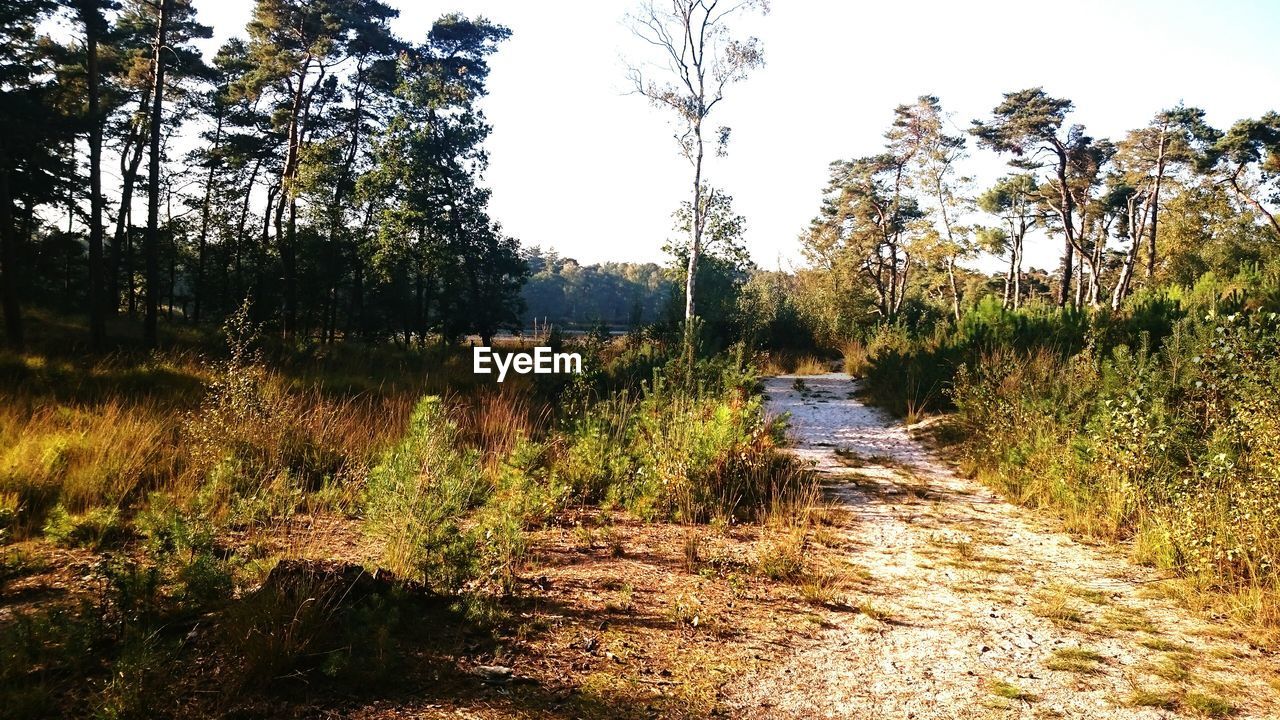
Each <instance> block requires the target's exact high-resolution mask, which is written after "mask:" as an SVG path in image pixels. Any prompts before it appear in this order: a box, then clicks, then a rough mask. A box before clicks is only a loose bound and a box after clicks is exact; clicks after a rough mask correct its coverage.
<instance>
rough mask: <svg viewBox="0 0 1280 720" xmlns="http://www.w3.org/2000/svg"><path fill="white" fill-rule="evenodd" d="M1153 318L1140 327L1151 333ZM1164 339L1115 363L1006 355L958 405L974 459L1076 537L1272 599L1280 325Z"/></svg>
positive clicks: (1115, 354)
mask: <svg viewBox="0 0 1280 720" xmlns="http://www.w3.org/2000/svg"><path fill="white" fill-rule="evenodd" d="M1158 314H1160V315H1162V316H1167V315H1168V313H1165V312H1164V311H1159V313H1158ZM1149 318H1150V314H1147V315H1144V316H1143V318H1140V319H1138V320H1133V319H1130V320H1129V322H1132V323H1133V324H1132V325H1131V327H1136V328H1151V327H1153V326H1152V324H1151V323H1150V322H1149ZM1160 322H1161V323H1163V321H1160ZM1150 337H1151V335H1149V334H1148V332H1147V331H1146V330H1143V331H1139V332H1137V333H1136V334H1135V335H1134V336H1133V339H1134V341H1133V343H1132V344H1131V345H1116V346H1114V347H1113V348H1111V349H1110V350H1109V352H1107V353H1105V354H1103V353H1098V352H1095V351H1094V350H1093V349H1092V348H1086V349H1085V350H1084V351H1082V352H1079V353H1076V354H1074V355H1070V356H1066V357H1064V356H1061V355H1058V354H1055V353H1051V352H1047V351H1044V350H1041V351H1038V352H1035V353H1024V352H1019V351H1015V350H1009V349H1003V350H997V351H994V352H989V353H986V354H985V355H983V356H981V358H980V359H979V361H978V362H976V363H971V364H965V365H963V366H962V368H961V369H960V371H959V373H958V375H957V378H956V381H955V385H954V391H953V393H952V398H953V399H954V402H955V405H956V408H957V411H958V413H957V419H958V422H959V423H960V424H961V428H962V430H963V432H962V435H963V436H964V437H965V438H966V439H965V440H964V443H963V446H962V450H963V453H964V455H965V457H966V461H967V465H968V466H969V468H970V469H971V470H973V471H974V472H976V473H977V474H978V475H979V476H980V477H982V478H983V479H984V480H986V481H988V482H990V483H992V484H994V485H996V486H997V487H999V488H1000V489H1001V490H1003V491H1004V492H1006V493H1007V494H1008V495H1010V496H1011V497H1013V498H1015V499H1017V500H1019V501H1021V502H1024V503H1029V504H1037V505H1046V506H1051V507H1054V508H1056V509H1058V510H1059V511H1060V512H1062V513H1063V515H1064V516H1065V517H1066V519H1067V521H1068V524H1069V525H1070V526H1071V527H1072V528H1073V529H1075V530H1077V531H1081V532H1088V533H1091V534H1096V535H1101V536H1105V537H1111V538H1121V537H1136V539H1137V541H1138V542H1137V548H1138V551H1139V553H1140V554H1141V556H1142V557H1143V558H1144V559H1146V560H1148V561H1150V562H1152V563H1155V564H1157V565H1159V566H1161V567H1164V568H1167V569H1170V570H1174V571H1176V572H1179V573H1182V574H1188V575H1195V576H1198V577H1201V578H1206V579H1209V580H1210V581H1211V583H1212V584H1216V585H1217V586H1219V587H1221V588H1224V589H1229V590H1246V589H1259V588H1261V589H1263V590H1266V591H1268V592H1271V591H1273V590H1274V589H1275V586H1276V583H1277V579H1278V577H1280V576H1278V575H1277V563H1278V562H1280V419H1278V418H1280V399H1277V397H1276V395H1275V392H1274V388H1275V387H1277V384H1278V383H1280V318H1277V316H1276V315H1274V314H1271V313H1264V312H1248V313H1240V314H1233V315H1227V316H1211V315H1210V316H1204V317H1199V318H1185V319H1182V320H1178V321H1176V322H1175V323H1173V324H1172V325H1171V327H1170V330H1169V331H1168V333H1167V334H1166V336H1165V337H1164V341H1163V343H1161V345H1160V347H1159V348H1158V349H1153V348H1152V343H1151V340H1150ZM1255 609H1256V610H1262V609H1263V608H1255Z"/></svg>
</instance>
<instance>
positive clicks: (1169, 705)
mask: <svg viewBox="0 0 1280 720" xmlns="http://www.w3.org/2000/svg"><path fill="white" fill-rule="evenodd" d="M1125 704H1126V705H1129V706H1130V707H1153V708H1159V709H1161V710H1169V711H1173V710H1177V709H1178V695H1177V694H1176V693H1169V692H1159V691H1156V690H1134V691H1133V692H1131V693H1129V695H1128V696H1127V697H1126V698H1125Z"/></svg>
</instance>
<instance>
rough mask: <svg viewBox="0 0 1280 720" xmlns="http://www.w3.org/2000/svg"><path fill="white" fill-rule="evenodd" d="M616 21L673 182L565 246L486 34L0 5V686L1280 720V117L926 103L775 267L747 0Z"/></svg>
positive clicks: (469, 23)
mask: <svg viewBox="0 0 1280 720" xmlns="http://www.w3.org/2000/svg"><path fill="white" fill-rule="evenodd" d="M635 5H636V6H635V8H634V9H633V11H632V12H631V13H629V14H628V15H627V16H626V17H625V18H624V19H623V23H624V25H625V26H626V27H627V28H628V29H629V31H630V32H631V33H632V34H634V36H635V37H636V38H638V39H639V40H640V41H641V43H640V45H639V47H640V48H641V50H640V51H647V52H649V53H650V54H651V55H653V58H650V60H653V62H646V61H645V60H644V59H642V58H639V57H636V58H630V57H629V58H627V63H628V64H627V66H626V68H624V69H622V70H619V72H618V75H619V81H620V82H625V83H626V84H627V85H628V87H629V88H631V89H632V90H633V92H632V93H631V94H632V95H634V96H635V97H632V98H629V101H630V102H632V103H634V104H635V106H636V107H637V108H639V107H640V106H641V105H644V104H646V103H647V104H648V105H649V106H650V108H651V109H652V110H653V111H654V112H656V113H661V114H663V115H664V116H665V117H666V118H667V120H668V121H669V126H670V127H667V128H663V127H661V126H659V125H656V124H655V127H654V128H653V132H654V133H655V134H656V135H661V134H662V133H667V134H670V132H671V130H672V129H674V139H675V142H674V143H672V147H671V148H670V149H671V151H672V153H671V154H672V155H673V156H675V157H677V158H678V159H679V161H680V162H681V163H682V164H681V165H680V166H679V167H680V168H682V169H684V170H687V175H682V176H679V177H674V178H671V179H670V183H671V185H672V186H678V187H680V188H682V191H681V192H682V193H684V197H685V199H684V201H683V202H681V203H679V204H678V205H677V206H676V207H673V208H659V209H658V210H657V211H656V212H657V213H660V214H662V215H663V217H664V218H669V221H670V222H669V226H670V232H669V234H668V235H667V236H666V237H664V238H661V239H660V240H661V241H663V242H665V244H664V245H663V248H662V252H663V255H662V257H661V258H655V259H653V260H651V261H644V262H622V261H603V262H596V263H580V262H578V260H576V259H573V258H572V257H568V256H567V255H565V254H562V253H561V251H558V250H557V249H555V248H554V247H553V246H550V245H547V244H546V239H541V238H517V237H514V236H513V235H512V234H511V233H509V232H508V231H507V230H505V229H504V228H503V225H502V224H501V222H500V221H499V218H498V217H496V215H497V213H495V212H494V210H493V209H492V207H491V205H492V203H491V199H492V188H491V187H490V186H489V185H488V177H487V175H486V173H487V171H488V170H489V160H490V157H489V152H490V150H489V147H490V146H489V141H490V139H491V134H492V132H493V129H494V128H493V127H492V126H491V124H490V121H489V120H488V119H487V118H486V115H485V113H484V112H483V111H482V108H483V107H485V105H484V103H485V102H486V99H487V98H489V96H490V89H491V83H490V73H491V66H490V62H491V61H492V60H493V58H495V57H496V56H497V55H498V54H500V53H503V52H504V48H506V47H508V43H509V41H510V39H511V38H512V35H513V31H512V30H511V29H509V28H508V27H506V26H504V25H502V24H500V22H498V20H497V19H494V20H491V19H488V18H486V17H483V16H481V15H478V14H475V15H471V14H463V13H448V14H443V15H440V16H439V17H438V19H436V20H435V21H434V22H433V23H431V24H430V26H429V27H423V28H419V31H418V32H416V34H414V35H413V36H409V35H408V34H404V36H403V37H402V36H401V35H398V34H396V33H395V32H393V31H392V27H393V23H394V21H395V20H396V18H397V17H398V15H399V11H398V10H397V9H396V8H394V7H392V5H391V4H387V3H384V2H382V0H255V1H254V2H253V4H252V15H251V19H250V20H249V22H248V24H247V25H245V26H244V27H243V28H235V29H234V30H235V31H236V32H235V33H233V34H232V36H231V39H230V40H228V41H226V42H225V43H223V44H222V45H221V46H220V47H218V48H217V49H216V52H212V53H208V52H203V53H202V52H201V50H200V49H199V47H198V44H199V43H200V42H201V41H204V40H207V39H209V38H211V37H213V28H212V27H210V26H209V25H207V24H205V23H206V22H207V20H206V19H205V18H202V17H201V15H200V14H199V13H198V12H197V9H196V3H194V2H192V0H21V1H18V2H4V3H2V4H0V20H2V22H0V305H2V306H3V315H4V329H5V334H4V342H3V344H2V345H0V708H4V710H3V711H0V714H4V715H6V716H11V717H15V718H45V717H50V718H52V717H94V718H133V717H138V718H153V717H174V718H186V717H193V718H194V717H299V718H301V717H363V718H384V717H385V718H390V717H401V716H409V715H412V716H415V717H416V716H421V717H455V716H460V715H466V716H474V717H486V718H490V717H492V718H497V717H538V718H559V717H564V718H569V717H574V718H578V717H601V718H606V717H607V718H613V717H636V718H641V717H643V718H651V717H691V718H692V717H726V716H727V717H746V716H751V717H796V718H799V717H815V716H825V717H870V716H877V715H875V714H876V713H881V712H883V713H888V716H901V717H908V716H914V717H939V718H943V717H962V716H972V717H993V718H995V717H1049V716H1054V717H1099V716H1110V717H1126V718H1127V717H1134V718H1140V717H1156V716H1157V715H1153V714H1150V713H1156V712H1159V713H1167V714H1161V715H1159V716H1161V717H1183V716H1186V717H1229V716H1238V717H1258V718H1265V717H1274V716H1275V715H1274V714H1273V713H1276V712H1280V655H1277V647H1280V645H1278V643H1280V395H1277V393H1276V388H1277V387H1280V314H1278V313H1280V217H1278V216H1280V111H1269V112H1265V113H1262V114H1259V115H1257V116H1255V117H1243V118H1237V119H1234V120H1233V121H1231V122H1230V123H1226V124H1221V125H1215V124H1213V123H1211V122H1210V121H1209V118H1210V117H1216V116H1212V115H1211V113H1210V110H1211V108H1201V107H1197V106H1195V105H1192V104H1189V103H1186V102H1181V101H1175V102H1171V103H1170V104H1169V105H1168V106H1167V107H1163V108H1143V109H1141V110H1139V111H1135V112H1136V113H1137V114H1135V115H1134V117H1133V118H1132V122H1131V125H1130V127H1131V129H1129V130H1127V131H1126V132H1123V133H1121V134H1118V135H1115V136H1113V137H1110V138H1107V137H1101V136H1095V135H1094V134H1092V133H1091V131H1090V130H1089V129H1088V128H1087V127H1086V126H1085V125H1084V124H1082V123H1083V118H1087V117H1089V114H1090V112H1091V110H1093V108H1089V107H1077V106H1076V104H1075V103H1074V102H1073V101H1072V100H1071V99H1069V98H1067V97H1060V96H1057V95H1056V94H1055V93H1053V92H1051V91H1050V90H1048V89H1046V88H1044V87H1028V88H1024V89H1011V90H1009V91H1008V92H1005V93H1003V95H1002V96H997V97H991V98H990V99H989V100H990V102H989V107H990V110H989V111H987V112H986V113H984V114H982V115H980V116H978V117H960V116H958V115H956V114H954V113H952V112H950V111H949V110H947V106H946V105H944V99H943V98H944V97H945V95H944V94H943V93H942V91H943V90H945V88H937V89H936V90H937V91H938V92H939V94H938V95H934V94H929V93H930V92H931V91H932V90H934V89H930V88H921V89H918V90H915V91H908V92H907V95H908V96H910V95H916V94H917V92H920V91H923V92H924V94H918V95H917V96H916V97H915V98H914V99H912V98H911V97H904V98H902V99H903V101H904V102H903V104H901V105H898V106H896V107H893V108H866V109H865V112H866V113H867V114H869V115H872V116H875V117H880V116H883V117H884V118H885V121H886V122H885V124H884V128H883V134H882V135H881V136H880V137H879V139H878V140H876V149H875V150H874V152H872V153H870V154H865V155H862V156H857V157H838V156H837V155H838V154H837V153H834V152H833V153H832V156H831V158H830V160H831V162H830V164H829V166H828V170H827V178H828V179H827V182H826V185H825V187H823V188H815V190H818V192H816V193H815V194H814V196H813V197H812V206H811V207H812V210H811V216H812V219H811V220H810V221H808V222H807V223H805V224H803V225H802V226H801V227H796V228H795V230H796V232H797V240H796V251H795V257H796V261H795V262H794V263H792V264H790V265H789V266H786V267H784V266H782V265H781V264H779V266H778V267H777V268H776V269H773V270H768V269H764V268H763V267H761V266H760V265H758V264H757V262H756V261H755V260H753V258H752V256H751V253H750V251H749V242H748V229H749V226H750V223H751V220H752V218H753V217H754V216H755V215H756V214H757V213H764V212H765V211H766V209H765V208H761V207H754V206H750V205H748V204H747V203H739V202H737V201H736V200H735V198H734V197H733V195H731V194H730V193H729V191H728V190H727V189H726V188H725V187H722V184H724V183H725V180H726V179H725V178H724V177H723V175H717V174H716V170H717V168H718V166H717V165H716V164H715V162H714V159H715V158H718V157H721V156H723V155H724V154H725V153H726V152H728V148H729V143H730V138H731V137H733V136H731V134H730V132H729V128H728V127H724V126H718V125H717V124H716V123H718V122H720V119H721V115H727V114H728V113H729V112H730V111H729V110H727V109H725V108H730V107H732V106H729V105H723V104H722V103H721V101H722V100H724V98H725V97H726V95H732V94H733V93H735V92H736V91H737V90H738V87H739V86H740V85H743V84H746V83H750V82H751V81H752V79H753V77H754V76H755V75H757V74H759V73H760V72H761V71H762V68H764V67H765V62H766V56H765V52H764V50H765V49H764V46H763V43H762V42H761V41H760V40H759V39H757V38H755V37H752V36H749V35H746V34H744V33H741V32H739V31H738V28H739V24H742V23H746V22H747V21H748V20H752V21H763V22H766V23H767V22H769V21H770V20H771V18H770V17H767V16H768V14H769V11H770V8H769V5H768V3H766V2H761V1H759V0H745V1H743V2H737V3H729V4H724V3H722V2H719V1H718V0H671V1H670V2H646V3H636V4H635ZM219 30H222V28H219ZM583 32H586V31H583ZM654 58H656V60H654ZM861 140H866V138H862V139H861ZM742 144H745V141H742V140H735V144H734V146H733V147H734V149H735V150H736V149H738V148H739V145H742ZM842 146H845V144H844V143H837V142H833V143H832V147H842ZM980 167H988V168H989V167H998V168H999V172H997V173H983V172H974V170H975V168H980ZM1045 258H1051V259H1052V260H1051V262H1049V263H1046V262H1044V260H1043V259H1045ZM1037 264H1039V265H1047V267H1036V265H1037ZM476 345H480V346H491V347H495V348H504V349H507V350H522V349H531V348H535V347H542V346H549V347H552V348H553V349H555V350H557V351H560V350H571V351H573V352H576V353H579V354H580V355H581V356H582V372H581V373H577V374H561V375H534V376H520V377H514V376H513V377H511V378H509V379H508V380H507V381H506V382H504V383H502V384H501V385H499V384H496V383H495V382H494V381H493V380H492V379H491V378H490V377H488V376H485V375H479V374H476V373H473V372H472V350H473V347H474V346H476ZM993 518H994V519H993ZM939 593H944V594H942V595H940V594H939ZM992 618H999V620H991V619H992ZM1006 623H1007V624H1006ZM1027 641H1029V642H1030V644H1028V642H1027ZM885 667H894V668H896V669H897V670H896V671H897V672H898V676H897V677H895V678H888V679H886V678H885V673H884V671H883V670H884V668H885ZM851 678H852V680H851ZM884 683H888V685H885V684H884ZM926 688H928V689H926ZM762 711H764V714H761V712H762ZM1027 713H1030V714H1027Z"/></svg>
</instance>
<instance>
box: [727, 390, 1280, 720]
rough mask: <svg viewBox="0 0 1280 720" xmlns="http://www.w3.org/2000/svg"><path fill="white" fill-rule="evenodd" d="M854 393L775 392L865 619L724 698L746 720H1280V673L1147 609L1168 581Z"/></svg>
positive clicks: (832, 620)
mask: <svg viewBox="0 0 1280 720" xmlns="http://www.w3.org/2000/svg"><path fill="white" fill-rule="evenodd" d="M853 389H854V386H853V384H852V382H851V380H850V378H849V376H848V375H844V374H838V373H833V374H828V375H821V376H809V377H805V378H803V379H802V383H797V381H796V378H794V377H791V376H784V377H777V378H770V379H769V380H767V381H766V392H767V396H768V400H769V403H770V407H771V409H772V410H773V411H774V412H789V413H791V427H792V430H791V434H792V436H793V452H794V453H795V454H796V455H798V456H800V457H803V458H806V459H808V460H811V461H813V462H814V463H815V465H816V467H817V469H818V470H819V471H820V472H821V473H823V474H824V475H825V476H826V477H825V480H826V481H827V484H828V486H829V487H830V489H831V491H832V494H833V496H834V497H835V498H836V502H837V503H838V504H839V505H840V506H841V507H842V509H843V511H844V512H843V513H842V514H843V515H845V516H847V517H848V518H849V519H848V521H847V522H846V523H845V524H844V526H843V527H842V528H840V534H841V535H842V538H841V542H840V544H839V547H840V548H841V550H842V551H843V552H844V553H845V554H846V556H847V561H848V564H849V567H848V568H847V571H848V573H849V578H850V580H849V587H850V595H851V597H852V598H853V599H852V604H854V605H857V606H858V607H860V608H861V610H857V611H853V610H833V609H832V610H829V609H825V608H824V609H823V610H821V613H822V614H823V620H824V622H823V630H822V631H821V632H820V633H818V635H817V637H816V639H814V640H798V641H797V644H796V645H795V646H794V648H793V650H792V651H791V652H790V654H789V656H788V657H786V658H785V659H784V661H783V662H781V663H780V664H778V665H774V666H771V667H769V668H767V669H765V670H763V671H761V672H759V673H755V674H753V675H751V676H748V677H744V678H741V679H739V680H738V681H736V682H735V683H733V684H731V686H729V687H726V688H725V689H724V690H725V692H726V694H727V696H728V697H729V698H730V701H731V702H730V704H731V706H732V707H734V708H736V709H738V710H739V711H740V712H741V714H743V715H744V716H752V717H797V718H798V717H806V718H807V717H842V718H975V717H981V718H1000V717H1069V718H1162V717H1163V718H1168V717H1182V716H1186V717H1196V716H1203V715H1206V714H1209V715H1212V714H1214V713H1216V712H1217V711H1225V712H1228V714H1234V716H1235V717H1247V718H1266V717H1271V718H1274V717H1280V713H1278V711H1277V708H1280V705H1278V704H1277V702H1276V691H1275V689H1274V688H1273V687H1272V685H1270V684H1268V682H1267V681H1266V678H1267V677H1270V678H1273V680H1272V683H1273V684H1274V683H1275V680H1274V678H1276V677H1277V675H1275V673H1276V665H1275V661H1274V656H1272V655H1271V654H1269V653H1265V652H1264V651H1262V650H1260V649H1258V648H1253V647H1250V646H1249V645H1248V644H1247V643H1246V642H1244V641H1241V640H1237V639H1234V636H1233V635H1232V634H1231V633H1229V632H1224V628H1222V627H1221V626H1217V627H1215V626H1214V625H1211V624H1209V623H1207V622H1205V621H1204V620H1201V619H1198V618H1196V617H1194V616H1193V614H1192V613H1190V612H1188V611H1186V610H1183V609H1180V608H1178V607H1177V606H1176V605H1174V604H1173V603H1171V602H1169V601H1167V600H1163V599H1159V598H1158V597H1154V593H1152V592H1151V587H1152V585H1151V581H1153V580H1156V579H1158V578H1157V575H1156V574H1155V573H1154V572H1153V571H1150V570H1147V569H1144V568H1140V567H1136V566H1134V565H1132V564H1131V563H1129V562H1127V561H1126V560H1125V559H1124V557H1123V556H1122V552H1121V551H1119V550H1117V549H1114V548H1100V547H1092V546H1086V545H1083V544H1081V543H1079V542H1076V541H1074V540H1072V539H1071V538H1070V537H1068V536H1067V535H1066V534H1065V533H1063V532H1062V531H1061V530H1060V529H1058V528H1056V526H1055V525H1054V523H1053V522H1052V521H1051V520H1050V519H1048V518H1047V515H1046V514H1038V513H1035V512H1033V511H1029V510H1025V509H1022V508H1018V507H1015V506H1012V505H1009V504H1008V503H1005V502H1004V501H1002V500H1001V499H1000V498H998V497H997V496H996V495H995V494H993V493H992V492H991V491H989V490H987V489H986V488H984V487H982V486H981V485H978V484H977V483H975V482H973V481H971V480H968V479H966V478H963V477H961V476H960V475H958V474H957V473H955V472H954V471H952V470H951V469H949V468H948V467H946V466H945V465H944V464H942V463H941V462H940V461H938V460H937V459H936V458H935V457H933V455H932V454H931V453H930V452H929V450H928V449H927V448H925V447H924V446H923V445H921V444H920V443H919V442H917V441H916V440H915V439H913V437H912V436H911V434H910V433H909V431H908V429H907V428H905V427H904V426H903V425H901V423H899V422H898V421H896V420H894V419H892V418H890V417H888V416H887V415H885V414H883V413H881V412H880V411H879V410H876V409H874V408H869V407H867V406H865V405H863V404H862V403H860V402H858V401H857V400H856V399H854V398H853V397H852V390H853ZM837 450H840V451H841V453H840V454H837ZM877 618H878V619H877ZM1142 693H1147V695H1146V696H1145V697H1143V696H1142V695H1141V694H1142ZM1215 699H1219V700H1221V701H1225V702H1227V703H1229V704H1230V706H1231V709H1230V710H1227V708H1225V707H1219V706H1214V705H1213V702H1212V701H1213V700H1215ZM1139 701H1145V702H1146V703H1149V704H1145V705H1143V704H1137V703H1139Z"/></svg>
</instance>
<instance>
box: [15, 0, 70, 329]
mask: <svg viewBox="0 0 1280 720" xmlns="http://www.w3.org/2000/svg"><path fill="white" fill-rule="evenodd" d="M51 10H53V4H52V3H51V2H45V1H43V0H33V1H31V2H21V3H13V2H9V3H3V4H0V107H3V108H4V111H3V112H0V307H2V309H3V314H4V325H5V337H6V338H7V339H8V341H9V344H10V345H11V346H13V347H17V348H20V347H22V345H23V341H24V333H23V327H22V298H21V293H20V289H19V275H20V274H21V273H22V270H21V269H20V268H19V258H20V257H21V256H22V254H21V252H20V248H19V246H20V244H21V243H22V240H23V236H24V235H27V234H29V232H27V231H29V230H30V224H31V223H30V222H29V221H30V219H31V218H32V217H33V211H34V206H35V205H36V204H37V201H38V200H39V199H40V194H41V193H42V192H43V191H46V190H48V189H49V187H48V186H49V183H50V182H56V179H57V178H59V177H62V176H64V172H63V170H62V169H61V168H60V166H61V165H63V164H64V163H65V159H64V155H65V153H63V152H61V148H60V144H61V143H63V142H65V141H66V140H67V137H66V136H65V134H64V133H65V130H66V122H65V120H66V119H65V117H64V116H63V114H62V113H61V112H60V111H59V110H58V109H57V108H56V103H55V100H54V94H55V92H56V90H57V88H56V87H55V85H54V80H53V78H54V74H53V69H54V68H53V59H52V57H51V56H50V54H49V48H48V46H47V43H45V42H43V41H42V38H41V37H40V34H39V32H38V29H37V28H38V27H39V25H40V23H41V22H42V21H43V20H44V19H45V17H46V16H47V14H48V13H49V12H50V11H51ZM44 194H45V196H47V195H48V193H44ZM19 203H23V204H25V208H24V209H23V215H25V216H26V219H27V221H26V222H24V223H23V224H24V225H25V226H26V231H24V229H23V228H20V227H19V217H18V213H17V212H16V208H17V206H18V204H19Z"/></svg>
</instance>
